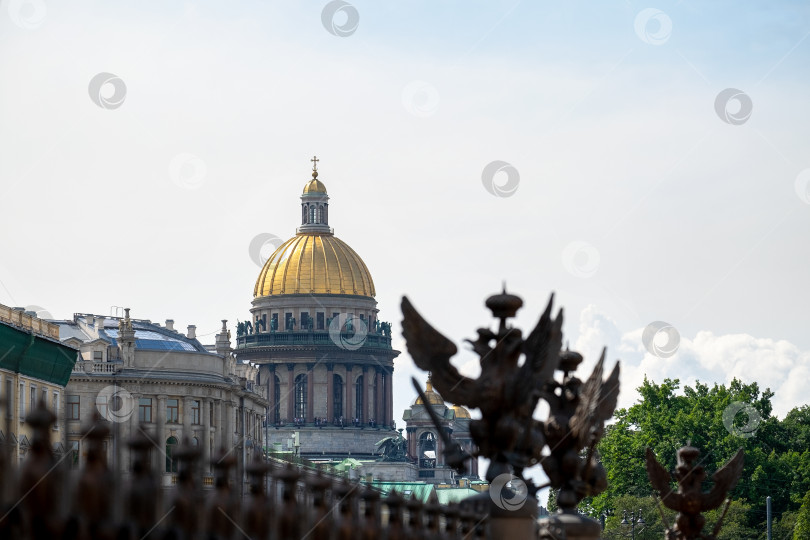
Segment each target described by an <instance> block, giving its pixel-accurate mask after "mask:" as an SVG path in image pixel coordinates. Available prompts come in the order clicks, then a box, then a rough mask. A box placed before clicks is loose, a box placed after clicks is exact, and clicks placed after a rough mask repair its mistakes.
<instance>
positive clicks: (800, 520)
mask: <svg viewBox="0 0 810 540" xmlns="http://www.w3.org/2000/svg"><path fill="white" fill-rule="evenodd" d="M808 538H810V491H808V492H807V493H805V495H804V499H802V506H801V508H799V514H798V515H797V516H796V528H795V529H794V531H793V540H807V539H808Z"/></svg>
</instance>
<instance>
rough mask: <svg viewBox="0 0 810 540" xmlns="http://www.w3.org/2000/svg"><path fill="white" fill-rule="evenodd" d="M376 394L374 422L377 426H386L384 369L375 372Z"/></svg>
mask: <svg viewBox="0 0 810 540" xmlns="http://www.w3.org/2000/svg"><path fill="white" fill-rule="evenodd" d="M374 372H375V373H374V388H375V391H374V393H375V394H376V396H375V397H374V421H375V422H376V423H377V425H380V424H385V418H384V417H383V406H382V403H383V383H382V368H379V367H378V368H376V369H375V370H374Z"/></svg>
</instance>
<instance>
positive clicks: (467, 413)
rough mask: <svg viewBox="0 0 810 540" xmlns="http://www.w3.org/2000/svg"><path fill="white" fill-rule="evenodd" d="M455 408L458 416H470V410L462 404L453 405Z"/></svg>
mask: <svg viewBox="0 0 810 540" xmlns="http://www.w3.org/2000/svg"><path fill="white" fill-rule="evenodd" d="M453 410H454V411H455V413H456V418H470V411H468V410H467V409H465V408H464V407H462V406H461V405H453Z"/></svg>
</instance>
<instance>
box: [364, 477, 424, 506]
mask: <svg viewBox="0 0 810 540" xmlns="http://www.w3.org/2000/svg"><path fill="white" fill-rule="evenodd" d="M371 486H372V487H375V488H377V489H379V490H380V491H382V492H383V493H384V494H386V495H388V494H389V493H390V492H391V491H396V492H397V493H399V494H400V495H402V496H407V497H411V496H415V497H416V498H417V499H419V500H420V501H422V502H423V503H424V502H427V500H428V497H430V494H431V493H432V492H433V491H435V490H434V489H433V484H425V483H423V482H372V483H371Z"/></svg>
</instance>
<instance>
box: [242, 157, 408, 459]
mask: <svg viewBox="0 0 810 540" xmlns="http://www.w3.org/2000/svg"><path fill="white" fill-rule="evenodd" d="M313 163H314V164H315V166H314V167H313V171H312V179H311V180H310V181H309V182H307V184H306V185H305V186H304V190H303V193H302V194H301V225H300V226H299V227H298V228H297V230H296V234H295V236H293V237H292V238H290V239H289V240H287V241H286V242H284V243H283V244H282V245H281V246H279V248H278V249H276V250H275V252H274V253H273V254H272V255H271V256H270V257H269V258H268V259H267V261H266V262H265V264H264V267H263V268H262V270H261V272H259V276H258V278H257V279H256V285H255V287H254V289H253V302H252V307H251V309H250V311H251V319H250V320H249V321H247V322H245V323H240V324H239V325H238V326H237V340H236V341H237V344H236V349H235V351H234V352H235V354H236V356H237V358H238V359H239V360H240V361H246V362H250V363H252V364H255V365H258V366H259V375H258V383H259V384H261V385H262V386H264V387H265V388H266V392H265V395H266V396H268V401H269V404H270V406H269V415H268V417H269V418H268V420H269V421H268V422H267V426H266V428H267V430H268V431H269V434H268V437H267V439H269V440H271V441H278V440H285V439H286V440H290V441H294V445H295V451H296V452H297V453H298V454H299V455H301V456H302V457H310V458H314V457H316V456H317V457H319V458H321V459H324V458H326V459H329V458H332V459H341V458H343V457H345V456H348V455H351V456H353V457H355V456H356V457H358V458H359V457H367V458H371V457H373V456H374V450H375V444H376V443H377V442H379V441H380V440H381V439H382V438H384V437H386V436H389V435H392V434H395V433H396V432H395V431H394V429H395V425H394V411H393V410H392V408H393V394H392V392H393V388H392V377H393V371H394V358H396V356H397V355H399V351H396V350H394V349H393V348H392V346H391V325H390V323H387V322H383V321H381V320H380V318H379V315H378V314H379V310H378V309H377V301H376V300H375V298H374V296H375V294H376V292H375V290H374V281H373V280H372V278H371V273H370V272H369V270H368V268H367V267H366V265H365V263H364V262H363V259H361V258H360V256H359V255H358V254H357V253H356V252H355V251H354V250H353V249H352V248H351V247H349V245H348V244H346V243H345V242H343V241H342V240H340V239H339V238H338V237H337V236H335V234H334V231H333V229H332V228H331V227H330V226H329V195H328V194H327V192H326V186H325V185H324V184H323V182H321V181H320V180H319V179H318V170H317V158H313ZM285 450H286V448H285Z"/></svg>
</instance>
